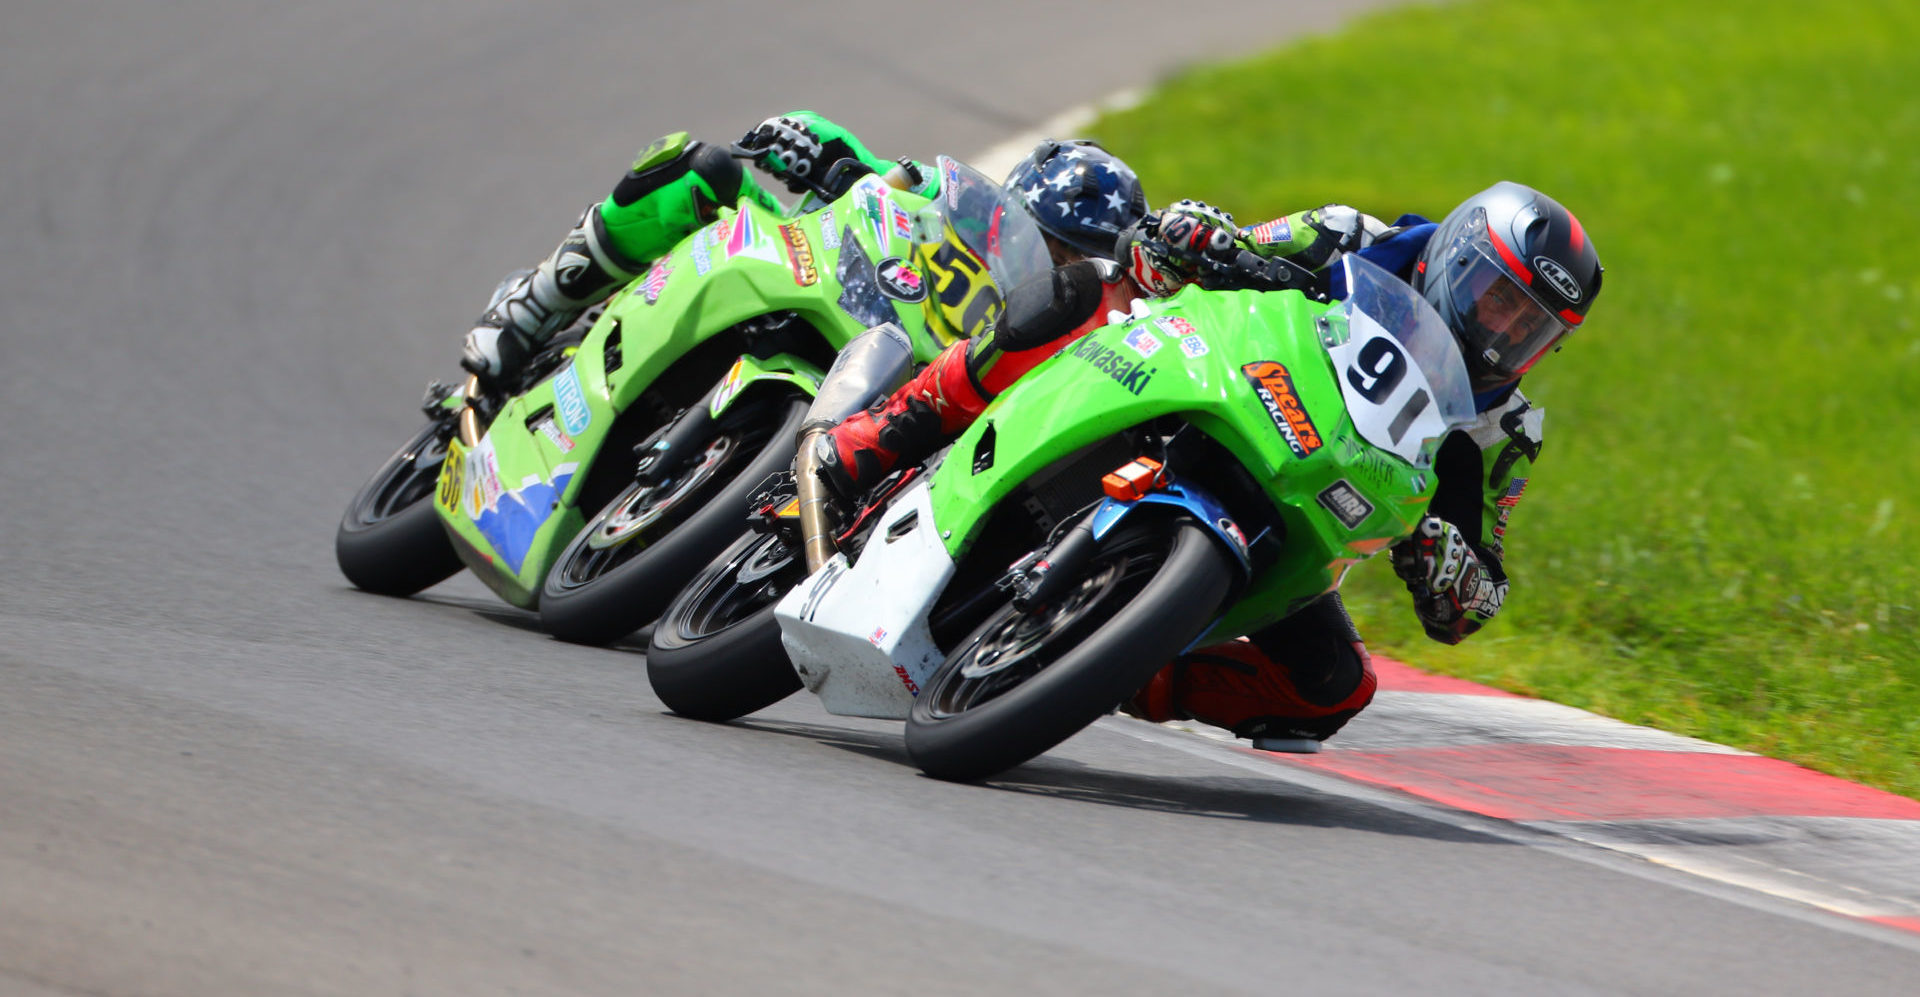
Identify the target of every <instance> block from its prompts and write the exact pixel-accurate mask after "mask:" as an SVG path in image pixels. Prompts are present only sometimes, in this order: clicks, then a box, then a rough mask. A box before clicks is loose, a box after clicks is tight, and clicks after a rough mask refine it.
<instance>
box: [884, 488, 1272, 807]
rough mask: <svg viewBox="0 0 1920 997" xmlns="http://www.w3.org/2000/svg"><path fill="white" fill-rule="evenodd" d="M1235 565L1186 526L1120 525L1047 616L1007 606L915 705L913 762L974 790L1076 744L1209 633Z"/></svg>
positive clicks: (910, 721) (1044, 610) (1045, 609)
mask: <svg viewBox="0 0 1920 997" xmlns="http://www.w3.org/2000/svg"><path fill="white" fill-rule="evenodd" d="M1236 570H1237V566H1236V565H1235V564H1234V562H1233V560H1232V559H1231V557H1230V556H1229V555H1228V554H1227V552H1226V551H1224V550H1222V549H1221V547H1220V545H1219V543H1218V542H1217V541H1215V540H1214V539H1213V538H1212V537H1210V536H1208V535H1207V533H1206V532H1205V531H1203V530H1202V529H1201V528H1200V527H1199V526H1197V525H1195V524H1193V523H1191V522H1189V521H1187V520H1184V519H1177V520H1145V521H1142V522H1139V523H1128V524H1124V525H1122V526H1121V527H1120V528H1119V529H1118V530H1117V531H1116V532H1115V534H1114V535H1113V536H1111V537H1109V538H1108V539H1106V540H1105V541H1103V543H1102V544H1101V548H1100V550H1099V551H1098V552H1097V553H1096V554H1095V555H1094V556H1093V558H1092V559H1091V560H1090V561H1089V562H1088V563H1087V565H1086V566H1085V567H1084V568H1082V569H1081V571H1080V578H1079V579H1078V580H1077V581H1076V582H1075V583H1074V584H1073V586H1072V587H1071V588H1070V589H1067V590H1065V591H1064V592H1063V594H1062V595H1061V596H1060V597H1059V598H1058V599H1056V600H1054V601H1053V602H1052V603H1051V604H1049V605H1047V606H1041V607H1034V608H1032V609H1031V610H1029V611H1025V612H1023V611H1020V610H1017V609H1015V608H1014V607H1013V606H1012V605H1010V604H1009V605H1007V606H1005V607H1003V608H1001V609H1000V610H998V611H997V612H995V613H994V614H993V615H992V616H990V617H988V619H987V620H986V622H984V623H982V624H980V626H978V627H976V628H975V629H974V631H973V633H972V634H970V635H969V636H968V637H967V639H966V640H964V641H962V642H961V643H960V645H959V647H958V648H957V649H956V650H955V651H954V652H953V653H952V654H950V655H949V656H948V657H947V660H946V661H945V662H944V663H942V664H941V666H940V668H939V669H938V670H937V671H935V672H934V674H933V677H932V678H931V679H929V680H928V682H927V688H925V689H923V690H921V692H920V694H919V695H918V696H917V697H915V698H914V701H913V709H912V711H911V712H910V713H909V714H908V716H907V731H906V740H907V753H908V754H909V755H910V756H912V758H913V761H914V764H915V765H918V766H919V767H920V769H921V771H923V772H925V773H927V774H928V775H930V776H933V777H935V778H938V779H953V780H961V781H968V780H975V779H984V778H986V777H988V776H990V775H993V774H995V773H998V772H1001V771H1004V770H1006V769H1009V768H1012V767H1013V766H1015V765H1018V764H1020V763H1021V762H1024V761H1026V760H1028V759H1030V758H1033V757H1034V756H1036V755H1039V754H1041V753H1042V752H1044V751H1046V750H1047V749H1049V748H1052V747H1053V746H1054V745H1056V744H1059V743H1060V742H1062V741H1064V740H1066V739H1067V738H1069V737H1072V736H1073V735H1074V734H1075V733H1077V732H1079V731H1080V729H1081V728H1083V727H1086V726H1087V725H1088V724H1091V723H1093V722H1094V721H1095V720H1098V719H1099V718H1100V717H1101V716H1102V715H1104V714H1105V713H1107V712H1108V711H1109V710H1111V709H1113V708H1114V706H1116V705H1118V704H1119V703H1121V702H1122V701H1124V700H1125V699H1126V698H1127V697H1128V696H1130V695H1132V694H1133V693H1134V692H1135V691H1137V690H1138V689H1139V688H1140V687H1141V686H1142V685H1144V684H1146V681H1147V680H1148V679H1149V678H1152V677H1153V674H1154V672H1156V671H1159V670H1160V668H1161V666H1163V665H1165V664H1166V663H1167V662H1168V661H1170V660H1172V659H1173V657H1174V656H1175V655H1177V654H1179V653H1180V651H1181V650H1182V649H1184V648H1185V647H1186V646H1187V644H1188V643H1190V642H1191V641H1192V640H1193V638H1195V637H1197V636H1199V634H1200V633H1201V632H1202V631H1203V630H1204V629H1205V628H1206V626H1207V624H1208V623H1210V622H1212V620H1213V618H1214V616H1215V615H1216V614H1217V613H1218V612H1219V611H1220V607H1221V604H1222V603H1223V602H1225V600H1226V598H1227V593H1228V591H1229V590H1230V589H1231V587H1232V583H1233V579H1234V575H1235V571H1236Z"/></svg>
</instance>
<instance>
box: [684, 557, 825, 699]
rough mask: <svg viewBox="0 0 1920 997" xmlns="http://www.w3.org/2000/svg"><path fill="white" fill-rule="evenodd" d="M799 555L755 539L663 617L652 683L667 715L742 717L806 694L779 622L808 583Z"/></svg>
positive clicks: (705, 574) (703, 576)
mask: <svg viewBox="0 0 1920 997" xmlns="http://www.w3.org/2000/svg"><path fill="white" fill-rule="evenodd" d="M806 573H807V571H806V562H805V561H804V560H803V559H802V558H801V557H800V552H799V551H797V550H792V549H789V548H788V547H787V546H786V544H785V543H783V542H782V541H781V540H780V538H779V537H778V536H772V535H767V536H762V535H760V534H754V533H749V534H747V535H746V536H743V537H741V538H740V539H739V540H737V541H735V542H734V545H733V546H732V547H729V548H727V551H726V553H724V554H722V555H720V557H718V558H717V559H715V560H714V562H713V563H712V564H710V565H708V566H707V568H706V570H704V571H702V572H701V573H700V574H699V575H698V576H697V577H695V578H694V580H693V581H692V582H690V583H688V585H687V587H686V588H685V589H683V590H682V591H681V592H680V595H679V596H678V597H677V598H675V599H674V600H673V604H672V605H671V606H668V607H667V610H666V612H664V613H662V614H661V615H660V620H659V622H657V623H656V624H655V625H654V628H653V642H652V644H651V645H650V646H649V647H648V648H647V680H648V681H650V682H652V683H653V692H654V695H656V696H659V697H660V702H662V703H664V704H666V707H667V709H669V710H672V711H673V712H675V713H678V714H679V715H681V716H683V717H690V718H692V719H694V720H711V721H724V720H732V719H734V718H736V717H744V716H746V715H747V714H749V713H754V712H757V711H759V710H763V709H766V708H767V707H769V706H772V705H773V704H775V703H777V702H779V701H781V700H783V699H785V698H787V697H788V696H791V695H793V694H794V693H796V692H799V691H800V685H801V683H800V673H799V672H796V671H794V670H793V663H792V662H790V661H789V660H788V659H787V651H786V648H785V647H783V646H781V643H780V624H779V622H778V621H777V620H775V619H774V618H773V610H774V607H775V606H777V605H779V602H780V599H781V597H782V596H784V595H786V594H787V592H789V591H791V590H792V589H793V586H795V585H797V584H799V582H801V581H802V580H804V579H805V577H806Z"/></svg>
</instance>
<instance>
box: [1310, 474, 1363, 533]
mask: <svg viewBox="0 0 1920 997" xmlns="http://www.w3.org/2000/svg"><path fill="white" fill-rule="evenodd" d="M1315 498H1318V499H1319V500H1320V504H1321V505H1323V506H1325V507H1326V509H1327V511H1328V512H1331V513H1333V515H1334V518H1336V519H1338V520H1340V522H1342V523H1344V524H1346V527H1347V529H1349V530H1353V529H1358V528H1359V527H1360V524H1361V523H1364V522H1366V521H1367V517H1368V516H1371V515H1373V503H1371V502H1369V501H1367V500H1366V499H1364V498H1362V497H1361V496H1360V493H1359V492H1358V491H1355V490H1354V487H1353V486H1352V485H1350V484H1347V481H1346V479H1345V478H1342V479H1340V480H1339V481H1336V482H1334V483H1333V484H1331V485H1328V486H1327V487H1326V488H1325V489H1323V490H1322V491H1321V492H1320V494H1319V495H1317V496H1315Z"/></svg>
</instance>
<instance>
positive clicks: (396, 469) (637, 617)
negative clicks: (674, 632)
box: [335, 150, 1047, 643]
mask: <svg viewBox="0 0 1920 997" xmlns="http://www.w3.org/2000/svg"><path fill="white" fill-rule="evenodd" d="M739 152H740V151H739V150H736V153H737V154H738V153H739ZM845 165H846V166H853V167H857V166H858V164H857V163H855V162H853V161H851V160H849V161H847V163H846V164H845ZM937 168H938V169H939V170H940V171H941V188H940V190H939V191H938V192H937V194H936V197H935V199H934V200H932V201H929V200H928V199H927V198H924V197H920V196H917V195H914V194H912V193H909V192H906V191H904V190H901V189H896V187H895V186H892V185H890V184H889V183H887V182H883V180H882V178H880V177H878V176H874V175H871V174H869V175H867V176H863V177H861V178H860V179H858V180H857V181H856V182H854V183H853V185H852V186H851V188H849V189H847V190H846V193H845V194H844V195H842V196H840V197H837V198H832V199H831V200H830V201H829V203H826V204H825V206H824V207H822V208H820V209H818V210H815V211H811V212H809V213H806V214H803V215H800V216H797V217H794V218H783V217H781V216H779V215H776V214H774V213H772V212H769V211H767V210H766V209H765V208H763V207H761V206H760V205H758V204H756V203H754V202H752V201H750V200H745V199H743V200H742V201H741V202H740V204H739V205H738V206H737V207H736V208H735V209H733V210H730V211H722V213H721V217H720V218H719V219H718V220H717V221H715V222H714V223H712V224H711V225H708V226H706V227H704V228H702V229H700V230H699V231H697V232H695V233H693V234H692V235H690V236H689V237H687V238H686V239H685V240H683V241H682V242H681V243H680V244H679V245H678V246H676V247H675V248H674V249H673V250H672V252H670V253H669V254H667V255H666V256H663V257H661V258H660V259H659V260H658V261H656V262H655V263H654V264H653V266H652V268H651V269H649V270H648V271H647V272H646V273H645V274H643V275H641V276H640V277H638V278H636V279H635V280H634V281H633V282H632V283H631V284H630V285H628V286H627V287H625V288H623V289H622V290H621V291H619V292H618V293H617V294H615V295H614V297H613V298H611V299H610V300H609V302H608V303H607V305H606V307H605V310H604V312H602V313H600V314H598V316H597V318H594V319H593V320H592V321H590V322H582V323H577V324H576V326H575V327H574V328H573V329H572V330H570V331H569V332H568V333H565V334H562V335H560V336H557V337H556V338H555V339H554V340H553V341H552V342H551V343H550V344H549V345H547V346H546V347H545V349H544V350H543V352H541V353H540V354H539V355H538V356H536V357H535V358H534V359H533V360H532V361H531V362H530V363H529V364H528V365H527V366H526V368H525V370H524V373H523V374H522V375H521V378H520V382H519V383H518V385H517V386H516V387H515V389H514V390H512V391H511V392H510V393H507V394H505V395H504V396H495V395H490V394H488V393H486V392H484V391H483V390H481V388H480V385H479V383H478V382H477V381H476V380H472V379H470V380H469V381H468V382H467V385H466V387H465V388H464V390H453V389H450V388H448V387H446V386H443V385H437V384H436V385H434V386H431V387H430V388H429V389H428V396H427V399H426V401H425V403H424V406H423V408H424V411H425V413H426V415H427V419H428V421H427V424H426V425H425V426H424V427H423V428H422V429H420V430H419V431H418V432H416V433H415V434H414V436H413V438H412V439H411V440H409V441H408V443H407V445H406V446H404V447H402V448H401V449H400V450H399V451H398V452H396V453H395V454H394V455H393V456H392V457H391V458H389V459H388V460H387V462H386V463H385V464H384V465H383V466H382V467H381V468H380V470H379V471H378V472H376V473H375V474H374V476H373V477H372V479H370V480H369V481H368V482H367V483H366V485H364V486H363V487H362V488H361V489H360V491H359V493H358V494H356V495H355V496H354V498H353V499H352V501H351V502H350V503H349V505H348V507H347V511H346V515H345V517H344V518H343V519H342V522H341V524H340V528H339V531H338V534H337V536H336V542H335V551H336V555H337V558H338V560H339V563H340V567H341V570H342V571H343V572H344V573H345V574H346V576H347V578H348V579H349V580H350V581H352V582H353V584H355V585H357V586H359V587H360V588H362V589H366V590H368V591H372V592H378V593H383V594H389V595H409V594H412V593H414V592H417V591H419V590H421V589H423V588H425V587H427V586H429V585H432V584H434V583H436V582H439V581H441V580H443V579H445V578H447V577H449V576H450V575H452V574H453V573H455V572H456V571H458V570H459V569H460V567H461V566H462V565H464V566H465V567H467V568H469V569H470V570H472V571H473V573H474V574H475V575H476V576H477V577H479V579H480V580H481V581H482V582H484V583H486V585H487V586H488V587H489V588H491V589H492V590H493V591H494V592H495V593H496V594H498V595H499V596H500V597H501V598H502V599H504V600H506V601H507V602H509V603H511V604H513V605H515V606H520V607H523V608H538V610H539V612H540V618H541V622H542V624H543V626H544V627H546V628H547V629H548V630H549V631H550V632H551V633H553V634H554V635H555V636H557V637H560V638H562V639H564V640H570V641H576V642H582V643H607V642H610V641H613V640H615V639H618V638H619V637H621V636H622V635H625V634H627V633H630V632H632V631H633V630H635V629H637V628H639V627H641V626H644V625H645V624H647V623H648V622H650V621H651V620H652V619H653V618H654V616H655V615H657V613H658V611H659V610H660V608H661V607H662V606H663V605H665V603H666V602H667V600H668V599H670V598H671V597H672V596H673V594H674V593H675V592H676V591H677V590H678V589H679V588H680V587H681V585H682V584H683V583H684V582H685V581H686V579H687V578H688V577H689V576H690V575H691V574H693V573H694V572H695V571H697V570H698V569H699V567H700V566H701V565H704V564H706V563H707V562H708V561H709V560H710V559H711V558H712V557H713V556H714V555H715V554H716V553H718V552H719V551H720V550H721V549H722V548H724V547H725V546H726V544H727V543H728V542H729V541H730V540H731V539H732V538H733V536H734V535H735V534H736V533H737V532H738V529H739V523H740V513H739V510H740V509H741V507H742V506H743V504H744V503H745V500H746V499H747V497H748V495H749V493H750V491H751V490H752V489H753V488H754V486H755V485H756V484H757V483H758V482H759V481H760V480H761V479H763V478H765V477H766V476H767V475H768V474H770V473H772V472H774V471H777V470H780V469H783V468H785V467H787V466H788V465H789V463H790V461H791V459H792V456H793V446H794V439H795V435H796V432H797V430H798V429H799V428H800V425H801V421H802V419H803V417H804V416H805V414H806V412H807V408H808V405H809V402H810V401H811V399H812V398H813V396H814V395H815V393H816V392H817V391H818V389H819V386H820V383H821V380H822V379H823V377H824V376H825V374H826V370H827V368H828V367H829V365H831V364H832V363H833V362H834V360H835V357H836V356H837V355H838V352H839V351H840V349H841V348H842V347H844V346H845V345H847V344H848V343H849V342H850V341H852V340H853V339H855V338H856V337H857V336H860V335H861V334H862V333H864V332H865V331H866V330H867V329H868V328H870V327H873V326H877V325H882V324H891V325H892V327H893V328H894V329H895V330H897V332H898V336H897V337H896V341H897V342H898V343H900V344H902V346H903V352H904V353H907V354H910V358H909V357H902V363H901V365H900V366H901V370H902V372H903V373H902V376H903V377H904V371H905V370H906V366H907V364H906V361H907V360H908V359H917V360H920V361H926V360H930V359H932V358H933V356H934V355H936V354H937V353H938V352H939V351H940V350H941V349H942V348H944V347H945V346H946V345H947V344H948V343H950V342H953V341H954V340H955V339H956V338H958V337H959V336H962V335H966V334H969V333H971V332H974V331H978V330H979V329H984V328H986V327H988V326H990V325H991V323H992V322H993V321H994V320H995V319H996V318H997V316H998V309H999V308H1000V307H1001V296H1000V294H999V292H998V290H997V289H996V284H995V281H996V279H999V280H1006V279H1009V278H1013V279H1018V278H1020V277H1024V276H1026V275H1027V274H1030V273H1033V272H1037V271H1039V270H1041V269H1044V268H1045V266H1046V265H1047V255H1046V248H1045V245H1044V242H1043V240H1042V238H1041V235H1040V231H1039V228H1038V226H1037V225H1035V224H1034V222H1033V220H1032V219H1031V218H1030V217H1028V216H1027V215H1026V214H1025V212H1024V210H1022V209H1020V208H1019V207H1018V206H1017V205H1016V204H1014V203H1013V202H1012V201H1010V200H1009V199H1008V197H1007V196H1006V195H1005V194H1004V193H1003V192H1001V190H1000V188H999V185H997V184H995V183H993V182H992V181H991V180H989V179H987V178H986V177H984V176H982V175H980V174H979V173H977V172H975V171H974V170H972V169H971V168H970V167H967V166H965V165H964V164H961V163H959V162H957V161H955V160H952V159H949V158H946V157H941V158H940V159H939V160H938V165H937ZM832 179H833V175H832V174H829V176H828V177H826V178H823V179H822V181H821V183H820V185H819V187H818V189H817V190H816V194H820V195H825V194H826V192H827V190H829V189H831V181H832ZM998 286H1006V285H1005V284H1000V285H998Z"/></svg>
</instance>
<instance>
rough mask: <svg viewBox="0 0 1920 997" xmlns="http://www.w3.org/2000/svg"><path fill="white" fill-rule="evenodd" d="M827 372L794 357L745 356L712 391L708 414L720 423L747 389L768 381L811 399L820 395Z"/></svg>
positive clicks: (783, 355)
mask: <svg viewBox="0 0 1920 997" xmlns="http://www.w3.org/2000/svg"><path fill="white" fill-rule="evenodd" d="M826 376H827V375H826V372H825V371H822V370H821V369H820V368H819V367H817V366H815V365H814V364H811V363H809V362H807V361H806V360H804V359H802V358H800V357H797V356H794V355H793V354H791V353H776V354H774V355H773V356H770V357H766V358H764V359H763V358H760V357H756V356H753V355H751V354H748V355H744V356H742V357H741V358H740V359H738V360H735V361H734V362H733V367H732V369H730V370H728V371H727V376H726V377H724V378H721V379H720V384H719V386H717V387H716V388H714V390H713V394H712V395H711V396H710V398H709V400H708V402H707V413H708V414H709V415H711V416H713V417H714V418H716V419H718V418H719V417H720V414H721V413H722V412H725V411H726V410H727V409H728V408H729V407H731V406H732V405H733V403H734V402H735V401H737V400H738V399H739V398H740V396H741V395H742V394H745V393H746V390H747V388H749V387H751V386H753V385H755V384H759V383H762V382H768V381H783V382H786V383H788V384H791V385H793V386H794V387H796V388H799V389H800V390H801V391H802V392H804V393H805V394H806V396H807V397H808V398H812V397H813V396H814V395H817V394H819V393H820V382H821V381H823V380H825V379H826Z"/></svg>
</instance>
